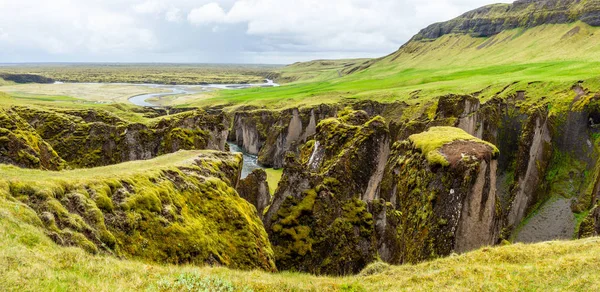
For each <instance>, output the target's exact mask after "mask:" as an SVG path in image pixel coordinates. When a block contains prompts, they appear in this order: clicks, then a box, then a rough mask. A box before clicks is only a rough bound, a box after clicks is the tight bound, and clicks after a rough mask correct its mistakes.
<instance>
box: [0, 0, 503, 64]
mask: <svg viewBox="0 0 600 292" xmlns="http://www.w3.org/2000/svg"><path fill="white" fill-rule="evenodd" d="M499 2H504V3H509V2H512V1H502V0H496V1H494V0H491V1H490V0H51V1H48V0H0V63H22V62H129V63H139V62H156V63H262V64H289V63H293V62H297V61H308V60H314V59H334V58H335V59H340V58H363V57H380V56H383V55H387V54H389V53H392V52H393V51H395V50H397V49H398V47H400V46H401V45H402V44H404V43H405V42H406V41H408V40H409V39H410V38H411V37H412V36H413V35H414V34H416V33H417V32H418V31H419V30H420V29H422V28H424V27H426V26H427V25H429V24H431V23H434V22H440V21H445V20H449V19H452V18H454V17H456V16H459V15H460V14H462V13H464V12H466V11H469V10H472V9H475V8H477V7H480V6H483V5H487V4H492V3H499Z"/></svg>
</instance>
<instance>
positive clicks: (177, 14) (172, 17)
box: [165, 7, 182, 22]
mask: <svg viewBox="0 0 600 292" xmlns="http://www.w3.org/2000/svg"><path fill="white" fill-rule="evenodd" d="M165 19H166V20H167V21H168V22H181V20H182V15H181V9H179V8H175V7H171V8H170V9H169V10H168V11H167V13H166V14H165Z"/></svg>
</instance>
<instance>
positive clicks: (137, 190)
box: [0, 151, 275, 271]
mask: <svg viewBox="0 0 600 292" xmlns="http://www.w3.org/2000/svg"><path fill="white" fill-rule="evenodd" d="M241 164H242V157H241V155H239V154H235V155H234V154H229V153H223V152H216V151H187V152H186V151H181V152H177V153H174V154H170V155H165V156H161V157H159V158H156V159H152V160H147V161H135V162H129V163H123V164H119V165H113V166H107V167H100V168H92V169H82V170H74V171H61V172H51V171H41V170H28V169H20V168H17V167H14V166H6V165H5V166H0V177H1V178H2V179H0V197H2V199H6V200H8V201H13V202H19V203H22V204H25V205H27V206H28V207H29V208H31V209H32V210H33V211H34V212H35V213H36V215H37V218H36V219H35V220H34V221H35V222H34V223H35V225H37V226H38V227H40V228H43V230H44V231H45V233H46V234H47V235H48V236H49V237H50V238H52V239H53V240H54V241H55V242H56V243H58V244H60V245H66V246H77V247H81V248H83V249H84V250H86V251H88V252H90V253H93V254H96V253H105V254H112V255H115V256H118V257H124V258H140V259H144V260H147V261H154V262H160V263H174V264H199V265H203V264H211V265H223V266H228V267H232V268H240V269H256V268H259V269H264V270H270V271H272V270H275V265H274V263H273V255H272V250H271V246H270V243H269V241H268V239H267V234H266V232H265V230H264V228H263V226H262V224H261V221H260V219H259V218H258V215H257V213H256V209H255V208H254V207H253V206H251V205H250V204H249V203H247V202H246V201H245V200H243V199H242V198H240V197H239V195H238V194H237V192H236V191H235V189H234V187H235V185H236V184H237V182H238V178H239V173H240V171H241Z"/></svg>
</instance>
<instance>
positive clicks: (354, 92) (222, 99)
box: [188, 22, 600, 107]
mask: <svg viewBox="0 0 600 292" xmlns="http://www.w3.org/2000/svg"><path fill="white" fill-rule="evenodd" d="M599 32H600V28H598V27H591V26H589V25H587V24H585V23H582V22H576V23H570V24H550V25H541V26H537V27H533V28H516V29H512V30H507V31H504V32H502V33H500V34H498V35H494V36H491V37H472V36H470V35H465V34H448V35H444V36H442V37H440V38H437V39H435V40H430V39H427V40H420V41H411V42H409V43H407V44H406V45H404V46H403V47H402V48H401V49H400V50H398V51H397V52H395V53H393V54H391V55H389V56H387V57H385V58H383V59H381V60H378V61H376V62H369V63H366V64H363V65H364V66H369V67H368V68H367V69H364V70H360V71H358V72H356V73H353V74H350V75H347V76H344V77H342V78H335V79H327V78H323V79H320V80H319V79H317V80H318V81H315V82H308V83H305V82H297V83H292V84H289V85H286V86H281V87H278V88H252V89H248V90H240V91H222V92H219V93H214V94H212V95H211V96H208V97H207V96H203V97H202V98H201V99H199V100H196V101H192V102H189V103H188V104H193V105H200V106H206V105H215V104H225V105H240V104H244V105H258V106H267V107H290V106H298V105H300V106H301V105H311V104H318V103H323V102H338V101H343V100H357V99H373V100H379V101H392V100H400V101H406V102H408V103H409V104H416V103H423V102H427V101H429V100H432V99H433V98H434V97H438V96H440V95H444V94H448V93H455V94H473V93H478V94H479V97H480V98H483V99H484V100H485V99H488V98H491V97H494V96H500V97H506V96H510V95H513V94H515V92H517V91H520V90H526V92H527V96H528V97H531V98H529V99H528V101H526V102H528V103H533V102H535V101H539V99H540V98H541V97H548V99H547V100H550V101H552V102H555V103H558V104H560V103H570V102H571V100H569V99H568V98H569V97H573V96H575V94H574V93H573V92H572V91H571V87H572V86H573V84H575V83H576V82H578V81H585V82H584V84H583V85H584V87H586V88H588V89H590V91H592V92H595V91H598V90H600V71H598V69H597V68H598V65H600V61H598V60H600V33H599ZM359 66H360V65H359ZM188 100H189V99H188Z"/></svg>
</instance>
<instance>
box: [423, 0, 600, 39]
mask: <svg viewBox="0 0 600 292" xmlns="http://www.w3.org/2000/svg"><path fill="white" fill-rule="evenodd" d="M577 21H582V22H584V23H586V24H588V25H591V26H600V1H598V0H588V1H579V0H519V1H515V2H514V3H513V4H492V5H487V6H484V7H481V8H478V9H475V10H472V11H469V12H467V13H465V14H463V15H461V16H459V17H457V18H455V19H452V20H450V21H446V22H441V23H434V24H432V25H430V26H428V27H427V28H425V29H423V30H421V31H420V32H419V33H418V34H417V35H416V36H415V37H414V38H413V40H422V39H435V38H439V37H441V36H443V35H446V34H452V33H459V34H470V35H472V36H474V37H489V36H492V35H495V34H498V33H500V32H502V31H504V30H509V29H515V28H530V27H535V26H539V25H544V24H562V23H572V22H577Z"/></svg>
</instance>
